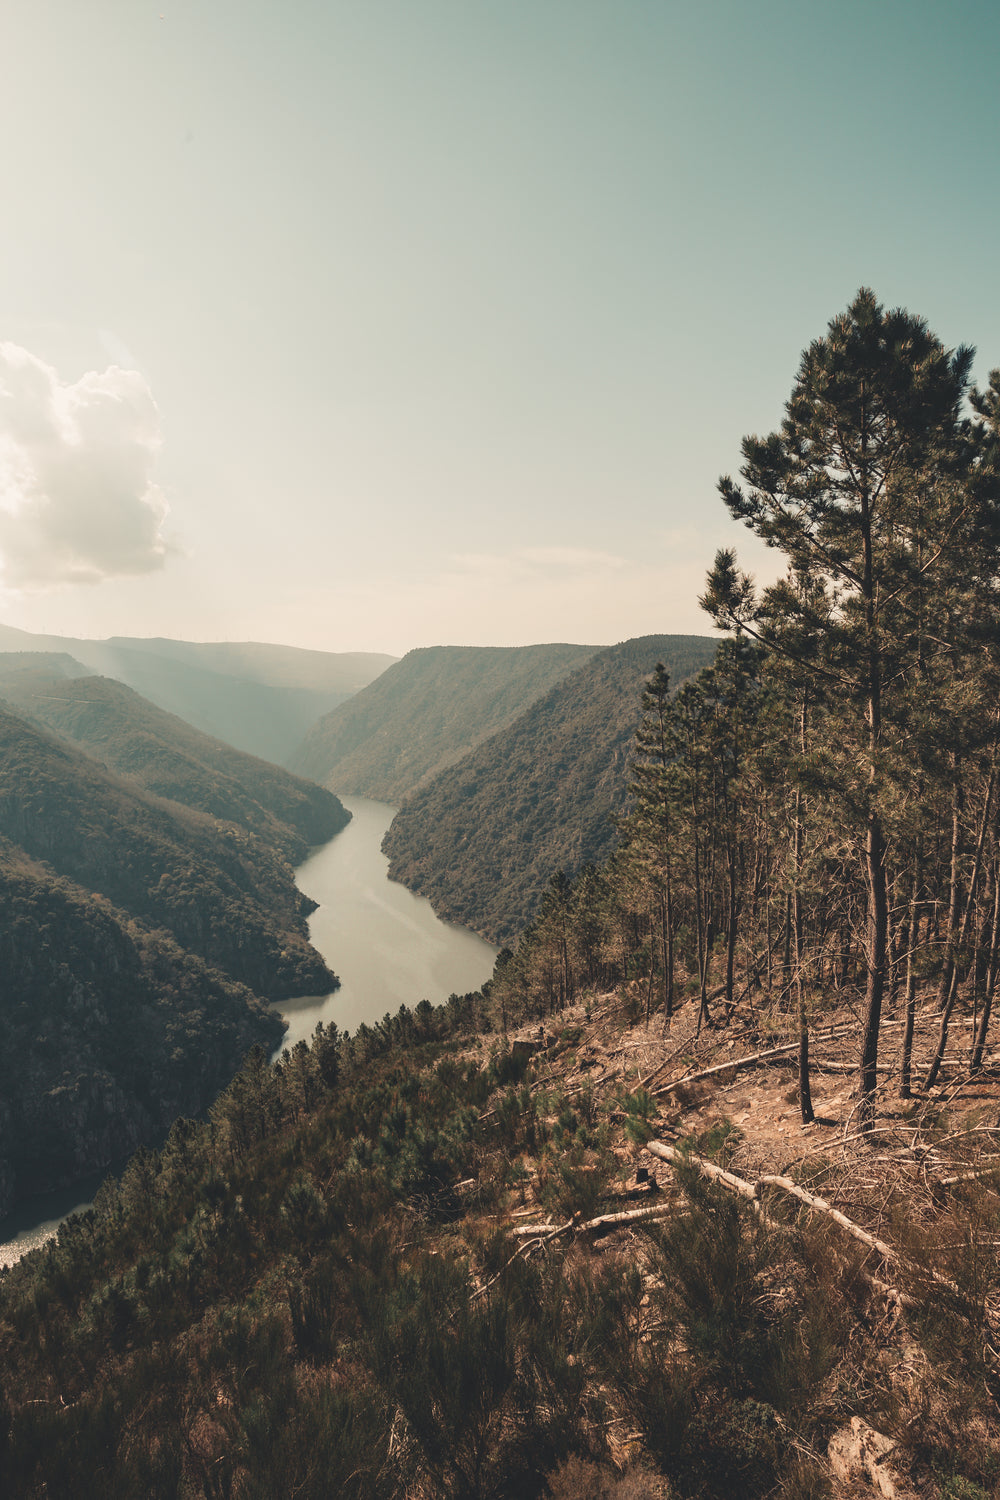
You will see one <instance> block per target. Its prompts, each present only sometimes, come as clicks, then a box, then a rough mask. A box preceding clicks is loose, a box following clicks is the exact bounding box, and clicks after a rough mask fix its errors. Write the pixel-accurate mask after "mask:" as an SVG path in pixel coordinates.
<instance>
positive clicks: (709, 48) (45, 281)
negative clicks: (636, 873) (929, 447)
mask: <svg viewBox="0 0 1000 1500" xmlns="http://www.w3.org/2000/svg"><path fill="white" fill-rule="evenodd" d="M998 69H1000V5H997V4H996V3H995V0H947V3H946V0H937V3H926V0H878V3H877V4H875V3H872V0H857V3H855V0H823V3H820V0H795V3H785V0H602V3H595V0H350V3H346V0H282V3H280V4H279V3H278V0H240V3H236V0H152V3H146V0H86V3H85V4H82V3H80V0H6V3H5V5H4V6H3V11H2V17H0V138H2V140H3V142H4V147H3V150H2V151H0V204H2V206H3V221H4V233H3V234H2V235H0V621H2V622H3V623H6V624H8V625H15V626H19V627H21V628H23V629H26V630H33V631H45V632H52V633H58V634H67V635H76V636H100V637H103V636H108V635H113V634H118V635H142V636H155V635H167V636H174V637H178V638H181V639H186V640H264V641H278V642H283V643H287V644H290V645H297V646H306V647H314V648H318V649H322V650H329V651H356V650H372V651H385V652H390V653H392V654H394V655H401V654H402V653H403V652H405V651H407V650H409V649H410V648H412V647H414V646H426V645H434V644H453V645H481V644H493V645H523V644H528V643H530V642H535V641H557V640H558V641H579V642H585V643H593V644H604V643H612V642H615V641H619V640H623V639H626V638H628V637H630V636H635V635H641V634H648V633H652V632H675V633H692V632H693V633H699V634H710V633H711V627H710V625H709V622H708V620H707V617H706V616H704V615H703V614H702V613H701V611H700V610H699V608H698V605H697V596H698V593H699V592H700V591H701V588H702V586H703V583H704V578H705V574H706V572H707V570H708V568H709V566H710V565H711V562H712V559H713V556H714V554H715V551H716V549H717V548H718V547H720V546H736V547H737V549H738V551H739V554H740V558H741V561H742V562H743V564H744V565H746V566H749V567H750V568H751V569H753V570H754V571H756V572H757V574H758V577H759V578H760V579H761V580H767V579H769V578H771V577H773V576H774V575H775V573H776V572H777V570H778V567H779V563H778V560H777V558H776V556H775V554H773V553H768V552H766V551H764V550H763V549H762V548H761V547H760V546H759V544H757V543H756V542H755V541H754V540H753V539H752V538H751V537H750V535H749V533H747V532H746V531H745V530H743V529H742V528H740V527H739V526H738V525H737V524H736V523H734V522H732V521H730V519H729V518H728V515H727V513H726V511H725V509H724V507H723V505H722V502H721V500H720V499H719V498H718V495H717V492H716V485H717V482H718V479H719V476H720V475H722V474H725V473H735V472H736V471H737V469H738V467H739V462H740V457H739V455H740V441H741V438H742V436H743V435H744V434H745V433H751V432H758V433H764V432H768V431H771V430H772V429H773V428H775V427H776V426H777V425H778V424H779V422H780V419H781V415H782V409H783V404H784V402H785V400H786V399H787V397H788V395H789V393H790V390H791V386H792V383H793V380H794V378H795V374H796V370H797V367H798V362H799V357H800V354H801V352H802V350H803V348H804V347H805V346H806V345H807V344H808V343H809V342H810V341H811V340H812V339H814V338H816V337H819V336H821V335H822V333H823V332H824V330H825V328H826V325H827V323H828V322H829V320H830V319H831V318H832V317H834V316H835V315H836V314H837V313H839V312H841V311H842V310H843V309H844V308H845V307H846V306H847V304H848V303H849V302H850V300H851V298H852V296H853V295H854V293H855V291H856V290H857V289H858V287H860V286H862V285H867V286H871V287H872V288H873V289H874V290H875V292H876V294H877V296H878V297H879V299H880V300H881V301H882V302H883V304H884V305H886V306H887V307H888V306H903V307H906V308H908V309H909V311H910V312H912V313H916V314H919V315H920V316H922V317H923V318H925V319H926V320H927V322H928V324H929V325H930V327H931V328H932V330H933V331H934V332H935V333H936V334H937V335H938V336H939V337H940V338H941V339H942V340H943V341H944V342H945V343H946V344H947V345H948V346H949V347H954V346H956V345H958V344H962V343H971V344H975V345H976V346H977V349H978V354H977V361H976V367H975V372H976V378H977V379H978V380H979V381H980V382H982V381H984V380H985V378H986V376H987V374H988V372H989V370H990V369H992V368H994V367H996V366H998V365H1000V298H998V295H997V275H996V267H997V263H998V247H1000V181H998V177H1000V151H998V149H997V142H998V140H1000V89H998V88H997V87H996V78H997V76H998Z"/></svg>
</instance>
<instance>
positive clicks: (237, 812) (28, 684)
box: [0, 652, 348, 864]
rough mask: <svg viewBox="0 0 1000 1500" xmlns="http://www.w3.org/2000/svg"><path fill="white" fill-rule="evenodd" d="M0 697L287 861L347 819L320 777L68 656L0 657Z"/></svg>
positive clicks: (141, 783) (142, 783) (135, 779)
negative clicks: (286, 765)
mask: <svg viewBox="0 0 1000 1500" xmlns="http://www.w3.org/2000/svg"><path fill="white" fill-rule="evenodd" d="M0 698H3V699H5V700H6V701H7V702H8V703H9V704H10V705H11V706H12V707H13V708H14V709H15V710H16V711H17V712H18V713H19V714H21V715H22V716H23V717H25V718H30V719H32V720H34V721H35V722H36V723H38V724H42V725H45V726H47V727H48V728H49V729H52V730H54V731H55V732H56V733H57V734H59V735H62V736H63V738H65V739H68V740H71V741H72V742H73V744H74V745H78V746H79V747H80V749H82V750H85V751H86V752H87V753H88V755H90V756H92V757H93V758H94V759H95V760H98V761H100V762H101V764H102V765H105V766H107V767H108V768H109V769H110V770H112V771H118V772H119V773H120V774H122V775H124V776H127V777H128V779H129V782H130V783H131V784H132V785H134V786H137V787H142V788H144V789H145V790H146V791H148V792H155V793H156V795H157V796H160V797H168V798H170V799H171V800H172V801H174V802H180V803H183V804H184V806H185V807H191V808H195V809H197V810H198V811H199V812H204V813H208V814H210V815H211V816H212V817H213V818H219V819H221V820H222V821H224V822H228V823H237V824H238V825H239V826H240V827H241V828H244V829H246V830H247V832H249V833H255V834H258V835H259V836H260V837H261V838H262V839H264V840H265V842H266V843H267V844H268V845H269V846H270V847H271V848H273V849H276V850H279V851H280V852H281V853H282V854H283V855H284V856H285V858H286V859H287V860H288V861H289V862H290V863H291V864H298V863H300V862H301V861H302V860H303V859H304V858H305V856H306V853H307V851H308V849H309V847H310V845H312V844H322V843H325V842H326V840H327V839H330V838H332V837H333V835H334V834H335V833H338V832H339V831H340V829H341V828H343V827H344V826H345V824H346V823H347V821H348V814H347V812H346V811H345V809H344V807H343V806H342V804H341V803H340V802H338V800H337V798H336V797H334V796H333V795H332V793H330V792H328V791H326V789H325V788H323V787H320V786H317V785H316V783H315V782H312V781H306V780H304V779H303V778H302V777H299V776H293V775H292V774H291V772H289V771H284V770H282V769H281V768H280V767H279V766H275V765H272V764H271V763H270V762H269V761H266V760H260V759H259V758H258V757H256V756H253V755H247V754H246V753H245V752H243V751H241V750H234V749H233V747H232V746H231V745H227V744H225V743H224V742H223V741H222V740H216V739H213V738H212V737H211V736H209V735H206V734H202V733H201V732H200V730H197V729H195V728H193V727H192V725H190V724H187V723H185V721H184V720H183V719H179V718H177V717H176V716H175V715H174V714H168V713H166V712H165V711H164V710H163V709H160V708H157V707H156V706H155V705H154V704H152V703H149V702H148V701H147V700H146V699H145V698H142V697H140V695H139V694H138V693H136V692H134V691H133V690H132V689H131V688H129V687H127V686H126V685H125V684H124V683H122V682H118V681H116V680H115V679H114V678H111V677H92V676H90V675H88V674H85V673H83V672H82V670H81V668H80V667H79V666H78V665H77V664H75V663H74V662H73V661H72V658H70V657H67V656H46V655H32V654H28V655H20V654H17V653H13V652H12V653H8V654H6V655H0Z"/></svg>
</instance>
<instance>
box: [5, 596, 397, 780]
mask: <svg viewBox="0 0 1000 1500" xmlns="http://www.w3.org/2000/svg"><path fill="white" fill-rule="evenodd" d="M11 651H14V652H25V651H28V652H36V651H44V652H63V653H66V654H68V655H69V656H71V657H72V658H73V659H74V660H76V661H78V662H79V663H80V664H81V665H82V666H84V667H86V668H87V669H89V671H90V672H97V673H100V674H101V675H102V676H105V677H114V678H117V679H118V680H119V681H120V682H124V683H127V684H128V686H129V687H131V688H134V689H135V691H136V692H138V693H141V694H142V695H143V697H145V698H149V699H150V700H151V701H152V702H153V703H155V704H156V705H157V706H158V707H159V708H163V709H166V710H167V712H169V713H173V714H177V715H178V716H179V717H180V718H182V719H186V720H187V722H188V723H190V724H193V725H195V727H196V728H198V729H201V730H202V731H203V732H204V733H206V734H211V735H214V736H215V737H217V738H218V739H221V740H225V741H226V742H227V743H228V744H230V745H235V746H236V747H237V748H238V749H240V750H245V751H247V752H248V753H249V754H251V755H258V756H260V757H262V758H263V759H264V760H270V761H274V762H276V763H277V764H279V765H280V764H283V763H284V761H285V760H286V758H287V757H288V755H289V754H290V753H291V752H292V751H293V750H294V749H295V747H296V746H297V745H298V744H299V743H300V742H301V740H302V738H303V736H304V735H305V733H306V732H307V730H308V729H309V728H310V727H311V726H312V725H313V724H314V723H315V722H316V720H317V719H318V718H320V717H321V716H322V715H323V714H325V713H327V712H328V711H329V710H330V709H331V708H333V707H334V706H335V705H336V704H338V703H342V702H343V701H344V700H345V699H347V698H350V697H351V696H352V695H353V694H354V693H356V692H358V691H359V690H360V689H361V688H363V687H365V686H366V684H368V683H369V682H371V681H372V679H373V678H375V677H377V676H378V675H379V674H380V673H381V672H383V671H384V670H385V669H386V667H388V666H390V665H391V664H392V663H393V661H395V658H394V657H391V656H385V655H382V654H381V653H378V652H357V651H355V652H331V651H306V650H301V649H299V648H298V647H294V646H276V645H268V644H265V643H262V642H256V641H244V642H214V643H212V642H195V641H173V640H167V639H163V638H159V639H157V638H151V639H148V640H146V639H140V638H138V637H131V636H114V637H112V638H111V639H110V640H106V641H98V640H77V639H75V638H74V637H71V636H54V635H33V634H31V633H30V632H29V631H26V630H16V629H14V628H13V627H12V626H9V625H0V652H11Z"/></svg>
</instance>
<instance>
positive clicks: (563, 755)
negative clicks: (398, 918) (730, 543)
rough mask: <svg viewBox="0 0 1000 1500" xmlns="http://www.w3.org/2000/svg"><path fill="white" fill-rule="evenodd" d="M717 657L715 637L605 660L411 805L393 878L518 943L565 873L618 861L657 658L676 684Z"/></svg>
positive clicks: (601, 656) (648, 645)
mask: <svg viewBox="0 0 1000 1500" xmlns="http://www.w3.org/2000/svg"><path fill="white" fill-rule="evenodd" d="M715 650H716V642H715V641H714V640H712V639H710V638H709V637H707V636H676V635H650V636H640V637H638V638H637V639H634V640H630V641H625V642H623V643H622V644H621V645H618V646H610V647H608V648H607V649H605V650H603V651H599V652H597V653H596V654H595V655H593V656H592V657H591V658H590V659H589V660H588V661H587V662H586V663H585V664H584V665H582V666H580V667H579V668H578V669H577V670H576V671H575V672H574V673H573V674H572V675H571V676H568V677H566V678H564V679H563V681H561V682H560V683H558V684H557V685H555V686H554V687H552V688H550V690H549V691H548V692H547V693H545V694H543V695H542V696H541V697H539V698H538V699H536V701H535V702H534V703H532V704H531V706H530V707H529V708H527V709H526V710H525V712H523V713H522V714H521V715H520V716H519V717H518V718H517V719H516V720H515V721H514V722H513V723H512V724H510V725H509V726H508V727H507V728H505V729H503V730H501V731H500V732H499V733H497V734H495V735H493V737H492V738H490V739H488V740H486V741H485V743H483V744H481V745H479V746H478V747H477V748H476V749H474V750H473V751H472V752H471V753H469V754H468V755H466V756H465V757H464V758H463V759H462V760H461V761H459V762H458V764H456V765H453V766H450V767H449V768H448V769H447V770H444V771H442V772H441V773H440V774H439V775H437V776H436V777H435V778H434V779H433V780H432V781H431V782H430V783H429V784H428V785H426V786H422V787H421V788H420V789H419V790H417V791H415V792H414V793H413V794H412V796H410V797H409V798H408V799H407V801H406V802H405V803H404V805H403V807H402V808H401V809H400V811H399V812H398V813H397V814H396V817H395V818H394V820H393V822H392V826H391V827H390V829H389V832H388V833H387V834H386V837H385V842H384V844H383V849H384V851H385V853H386V854H388V856H389V875H390V878H391V879H393V880H399V881H402V883H403V884H404V885H407V886H409V887H410V889H411V890H414V891H419V893H420V894H421V895H423V896H427V897H428V898H429V899H430V901H431V903H432V905H433V906H434V909H435V911H436V912H437V913H438V915H439V916H441V917H444V918H446V919H447V920H448V921H452V922H461V923H463V925H465V926H466V927H471V928H473V929H474V930H475V931H476V932H479V933H481V934H482V936H483V937H486V938H488V939H489V940H490V942H493V943H500V944H502V943H506V942H510V941H511V940H512V939H513V938H514V937H515V936H516V935H517V933H518V932H519V931H520V930H521V928H522V927H523V926H524V925H525V923H526V922H528V921H529V920H530V919H531V916H532V915H533V913H534V911H535V910H536V908H537V905H538V902H539V900H540V899H541V896H542V893H543V891H544V890H545V887H546V886H547V884H548V883H549V881H550V880H551V878H552V876H553V875H554V874H556V872H557V871H559V870H563V871H565V872H566V874H567V875H573V874H575V873H576V872H577V871H578V870H580V869H581V868H582V867H583V866H584V865H585V864H588V863H598V862H600V861H601V860H603V859H605V858H606V857H607V855H608V854H609V853H610V851H611V849H612V847H613V845H614V842H615V838H616V834H615V822H614V819H615V816H616V814H618V813H620V812H621V811H622V810H623V808H624V805H625V802H626V798H627V795H628V778H629V760H630V750H631V746H632V740H633V736H634V734H635V726H636V723H637V721H638V717H639V702H640V698H641V695H642V689H643V685H644V683H645V682H646V680H647V679H648V678H649V677H650V675H651V674H652V672H653V670H654V668H655V667H656V664H657V662H660V661H662V662H663V664H664V665H665V666H666V668H667V670H668V671H669V672H670V676H671V681H672V684H673V686H674V687H677V686H679V685H680V684H681V683H682V682H683V681H684V680H685V679H686V678H688V677H690V676H693V675H694V674H695V673H696V672H698V671H700V670H701V669H702V668H703V667H706V666H708V665H709V663H710V662H711V661H712V658H713V656H714V655H715Z"/></svg>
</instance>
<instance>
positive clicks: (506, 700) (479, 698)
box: [287, 645, 599, 803]
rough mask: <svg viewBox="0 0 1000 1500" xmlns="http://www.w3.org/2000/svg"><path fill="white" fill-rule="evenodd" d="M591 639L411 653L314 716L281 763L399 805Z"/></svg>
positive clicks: (510, 716) (499, 724)
mask: <svg viewBox="0 0 1000 1500" xmlns="http://www.w3.org/2000/svg"><path fill="white" fill-rule="evenodd" d="M598 649H599V648H598V647H596V646H572V645H543V646H430V647H425V648H422V649H420V650H416V651H410V652H408V653H407V655H406V656H404V657H403V658H402V660H401V661H398V662H396V663H395V664H394V665H393V666H391V667H388V668H387V670H386V671H385V672H383V673H382V675H381V677H378V678H377V679H376V680H375V681H374V682H372V683H370V684H369V685H368V686H367V687H366V688H363V689H362V690H361V691H360V692H359V693H357V695H356V696H355V697H353V698H352V699H350V700H349V701H348V702H346V703H343V704H341V705H340V706H339V707H338V708H335V709H333V710H332V711H331V712H330V713H328V714H327V715H326V716H325V717H324V718H322V719H320V720H319V722H318V723H316V724H315V725H314V726H313V728H312V729H311V730H310V731H309V733H308V734H307V735H306V737H305V740H304V741H303V743H302V744H301V746H300V747H299V749H298V750H297V751H296V752H295V753H294V754H293V755H292V756H290V757H289V759H288V761H287V764H288V765H289V766H290V767H291V769H292V770H294V771H298V772H299V774H300V775H303V776H311V777H312V778H313V780H314V781H320V782H322V783H323V784H324V785H325V786H328V787H330V788H331V789H332V790H333V791H335V792H346V793H354V794H356V795H358V796H363V797H375V798H377V799H378V800H380V801H383V802H392V803H399V802H402V801H403V799H404V798H405V797H407V796H409V795H410V793H412V792H413V791H414V790H415V789H416V788H417V787H419V786H421V785H423V784H424V783H425V782H427V781H429V780H430V779H431V778H432V777H434V776H435V775H437V773H438V772H440V771H443V770H444V769H445V767H447V766H450V765H454V764H455V762H456V761H459V760H461V759H462V757H463V756H465V755H467V754H468V753H469V751H470V750H472V749H473V748H474V747H475V746H476V745H479V744H481V743H482V742H483V740H485V739H488V738H489V736H490V735H492V734H496V732H497V731H498V730H500V729H502V728H504V726H505V725H507V724H510V723H512V722H513V720H514V719H516V718H517V716H518V714H520V713H522V712H523V711H524V710H525V709H526V708H527V707H528V705H529V704H530V703H532V702H533V701H534V700H535V699H536V698H538V697H540V696H541V694H543V693H545V692H547V691H548V690H549V688H551V687H552V686H553V685H554V684H555V683H557V682H560V681H561V680H562V679H563V678H565V677H566V676H567V675H568V674H569V673H570V672H572V671H574V670H575V669H576V668H577V667H579V666H580V665H581V664H582V663H583V662H585V661H586V660H587V659H588V658H589V657H591V656H593V654H594V652H595V651H597V650H598Z"/></svg>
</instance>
